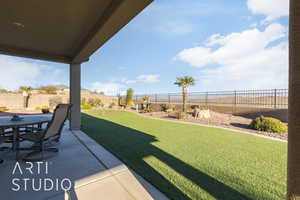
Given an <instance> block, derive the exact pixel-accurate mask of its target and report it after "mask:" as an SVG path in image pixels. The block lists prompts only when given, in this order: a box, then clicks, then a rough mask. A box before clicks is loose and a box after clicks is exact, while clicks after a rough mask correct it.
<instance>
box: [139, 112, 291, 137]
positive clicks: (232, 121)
mask: <svg viewBox="0 0 300 200" xmlns="http://www.w3.org/2000/svg"><path fill="white" fill-rule="evenodd" d="M141 115H143V116H148V117H153V118H158V119H168V120H174V121H184V122H192V123H199V124H204V125H210V126H219V127H224V128H230V129H235V130H239V131H245V132H248V133H254V134H259V135H263V136H268V137H273V138H277V139H281V140H287V137H288V134H279V133H268V132H263V131H257V130H253V129H251V128H250V127H249V124H250V123H251V121H252V119H249V118H245V117H240V116H234V115H230V114H222V113H217V112H213V111H210V116H211V117H210V118H209V119H200V118H198V119H195V118H194V117H192V116H190V117H189V118H188V119H180V120H178V119H176V118H174V117H170V116H169V114H168V113H166V112H152V113H144V114H141Z"/></svg>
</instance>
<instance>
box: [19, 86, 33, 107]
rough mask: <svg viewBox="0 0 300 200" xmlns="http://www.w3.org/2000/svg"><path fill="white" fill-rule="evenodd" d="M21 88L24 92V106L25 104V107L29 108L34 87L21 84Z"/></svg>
mask: <svg viewBox="0 0 300 200" xmlns="http://www.w3.org/2000/svg"><path fill="white" fill-rule="evenodd" d="M19 90H20V91H21V92H22V94H23V106H24V108H27V107H28V102H29V98H30V94H31V91H32V87H30V86H20V88H19Z"/></svg>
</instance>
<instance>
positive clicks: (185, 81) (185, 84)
mask: <svg viewBox="0 0 300 200" xmlns="http://www.w3.org/2000/svg"><path fill="white" fill-rule="evenodd" d="M174 84H175V85H177V86H178V87H181V88H182V103H183V105H182V111H183V112H186V104H187V101H188V88H189V87H190V86H193V85H195V79H194V78H193V77H191V76H183V77H177V78H176V82H175V83H174Z"/></svg>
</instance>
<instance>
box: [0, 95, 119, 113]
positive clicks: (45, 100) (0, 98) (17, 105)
mask: <svg viewBox="0 0 300 200" xmlns="http://www.w3.org/2000/svg"><path fill="white" fill-rule="evenodd" d="M56 97H59V98H61V100H62V103H67V102H68V101H69V95H58V94H57V95H49V94H32V95H31V96H30V98H29V102H28V108H29V109H34V108H35V107H37V106H40V107H41V106H49V102H50V100H51V98H56ZM82 98H86V99H89V98H99V99H101V101H102V103H103V104H104V106H109V104H110V103H111V102H115V103H117V102H118V98H117V97H115V96H105V95H101V94H82ZM1 106H5V107H7V108H9V109H23V96H22V94H18V93H16V94H14V93H5V94H0V107H1Z"/></svg>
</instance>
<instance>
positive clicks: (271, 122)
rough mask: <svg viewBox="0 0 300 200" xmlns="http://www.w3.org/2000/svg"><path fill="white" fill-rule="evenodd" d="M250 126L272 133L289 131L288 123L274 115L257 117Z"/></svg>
mask: <svg viewBox="0 0 300 200" xmlns="http://www.w3.org/2000/svg"><path fill="white" fill-rule="evenodd" d="M250 127H251V128H252V129H255V130H258V131H266V132H271V133H287V130H288V127H287V125H285V124H284V123H282V122H281V121H280V120H278V119H275V118H272V117H257V118H256V119H254V120H253V121H252V122H251V124H250Z"/></svg>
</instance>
